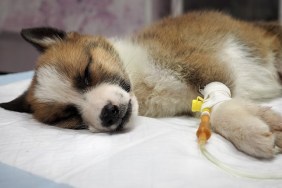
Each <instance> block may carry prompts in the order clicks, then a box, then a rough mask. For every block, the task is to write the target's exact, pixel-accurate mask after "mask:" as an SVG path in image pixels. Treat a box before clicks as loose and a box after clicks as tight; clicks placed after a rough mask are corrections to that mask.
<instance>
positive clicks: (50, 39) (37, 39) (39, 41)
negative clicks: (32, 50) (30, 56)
mask: <svg viewBox="0 0 282 188" xmlns="http://www.w3.org/2000/svg"><path fill="white" fill-rule="evenodd" d="M21 36H22V37H23V38H24V39H25V40H26V41H27V42H29V43H31V44H32V45H33V46H35V47H36V48H37V49H38V50H39V51H40V52H43V51H44V50H46V49H47V48H48V47H50V46H52V45H53V44H55V43H56V42H58V41H61V40H63V39H64V38H65V37H66V32H64V31H61V30H59V29H56V28H52V27H37V28H28V29H22V31H21Z"/></svg>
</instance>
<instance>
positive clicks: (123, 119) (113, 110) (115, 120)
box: [100, 100, 132, 130]
mask: <svg viewBox="0 0 282 188" xmlns="http://www.w3.org/2000/svg"><path fill="white" fill-rule="evenodd" d="M131 113H132V104H131V100H130V101H129V103H128V104H122V105H119V106H117V105H113V104H112V103H108V104H107V105H105V106H104V107H103V109H102V111H101V114H100V119H101V122H102V126H103V127H105V128H110V127H113V126H115V127H116V128H115V130H122V129H123V126H124V124H126V123H127V122H128V120H129V118H130V116H131Z"/></svg>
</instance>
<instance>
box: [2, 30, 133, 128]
mask: <svg viewBox="0 0 282 188" xmlns="http://www.w3.org/2000/svg"><path fill="white" fill-rule="evenodd" d="M21 34H22V37H23V38H24V39H25V40H27V41H28V42H30V43H31V44H32V45H34V46H35V47H36V48H37V49H38V50H39V51H40V52H41V55H40V57H39V59H38V62H37V64H36V68H35V75H34V77H33V79H32V82H31V85H30V87H29V88H28V90H27V91H26V92H24V93H23V94H22V95H21V96H19V97H18V98H16V99H14V100H13V101H11V102H8V103H2V104H0V106H1V107H3V108H5V109H8V110H13V111H18V112H28V113H32V114H33V116H34V117H35V118H36V119H37V120H39V121H41V122H43V123H46V124H50V125H56V126H59V127H64V128H74V129H78V128H88V129H89V130H90V131H92V132H100V131H115V130H122V129H124V128H127V127H129V126H130V120H131V119H132V118H133V116H135V115H136V114H137V109H138V104H137V101H136V98H135V96H134V94H133V92H132V88H131V83H130V80H129V78H128V75H127V74H126V72H125V69H124V67H123V64H122V62H121V59H120V57H119V55H118V54H117V52H116V51H115V49H114V47H113V46H112V45H111V43H110V42H109V41H107V40H106V39H105V38H103V37H93V36H87V35H80V34H78V33H65V32H64V31H60V30H57V29H54V28H33V29H24V30H22V32H21Z"/></svg>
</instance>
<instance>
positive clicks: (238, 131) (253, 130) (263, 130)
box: [211, 99, 280, 158]
mask: <svg viewBox="0 0 282 188" xmlns="http://www.w3.org/2000/svg"><path fill="white" fill-rule="evenodd" d="M262 109H263V108H261V107H259V106H257V105H254V104H252V103H248V102H246V101H242V100H239V99H232V100H230V101H226V102H224V103H222V104H220V105H219V106H218V107H217V108H216V109H215V110H214V111H212V114H211V124H212V127H213V129H214V131H215V132H217V133H219V134H221V135H222V136H224V137H225V138H227V139H228V140H230V141H231V142H232V143H233V144H234V145H235V147H237V148H238V149H239V150H241V151H243V152H245V153H247V154H249V155H252V156H255V157H259V158H271V157H273V156H274V153H275V150H274V146H275V135H274V134H273V133H272V131H271V129H270V127H269V125H268V124H269V123H270V122H269V121H266V116H267V115H261V114H260V113H259V112H262V111H263V110H262ZM271 114H272V112H271ZM262 117H265V118H262ZM279 121H280V120H279ZM271 122H272V121H271ZM275 124H276V123H275Z"/></svg>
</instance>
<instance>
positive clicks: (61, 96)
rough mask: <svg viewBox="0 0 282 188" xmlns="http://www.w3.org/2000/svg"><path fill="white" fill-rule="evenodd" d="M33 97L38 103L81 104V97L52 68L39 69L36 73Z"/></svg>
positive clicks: (63, 77)
mask: <svg viewBox="0 0 282 188" xmlns="http://www.w3.org/2000/svg"><path fill="white" fill-rule="evenodd" d="M36 76H37V82H38V84H36V88H35V97H36V98H37V99H38V100H39V101H40V102H59V103H75V104H78V105H79V104H80V103H81V97H80V94H79V93H78V92H76V91H75V90H74V89H73V88H72V85H71V83H70V81H69V80H68V79H67V77H66V76H64V75H63V74H62V73H60V72H59V71H57V70H56V68H55V67H52V66H44V67H40V68H39V69H38V71H37V72H36Z"/></svg>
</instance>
